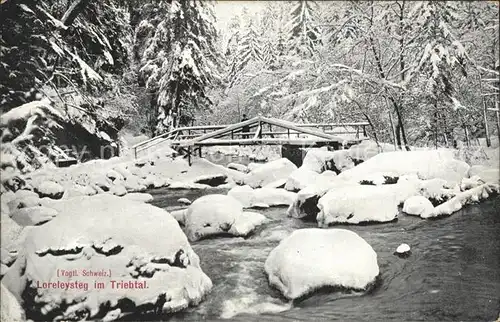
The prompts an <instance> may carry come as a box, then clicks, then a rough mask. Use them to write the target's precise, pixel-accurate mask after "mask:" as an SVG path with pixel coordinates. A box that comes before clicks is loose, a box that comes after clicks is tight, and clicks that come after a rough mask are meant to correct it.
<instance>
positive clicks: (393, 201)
mask: <svg viewBox="0 0 500 322" xmlns="http://www.w3.org/2000/svg"><path fill="white" fill-rule="evenodd" d="M400 181H401V182H399V181H398V183H397V184H386V185H380V186H374V185H355V184H352V183H349V182H346V183H345V185H344V186H342V185H339V186H337V187H335V188H332V189H330V190H329V191H328V192H327V193H326V194H325V195H324V196H323V197H321V198H320V199H319V201H318V208H319V210H320V211H319V213H318V215H317V217H316V220H317V221H318V225H319V227H327V226H329V225H331V224H334V223H349V224H358V223H364V222H389V221H392V220H394V219H396V217H397V215H398V206H399V205H400V204H402V203H403V202H404V201H405V200H406V199H408V198H409V197H411V196H414V195H418V193H419V191H420V186H419V180H418V179H414V180H412V179H410V178H408V180H405V179H403V180H400Z"/></svg>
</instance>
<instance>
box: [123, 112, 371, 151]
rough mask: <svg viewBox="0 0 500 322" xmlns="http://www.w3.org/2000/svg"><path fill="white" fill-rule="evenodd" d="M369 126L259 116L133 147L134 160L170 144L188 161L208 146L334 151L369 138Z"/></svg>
mask: <svg viewBox="0 0 500 322" xmlns="http://www.w3.org/2000/svg"><path fill="white" fill-rule="evenodd" d="M368 125H369V124H368V123H367V122H358V123H310V124H297V123H292V122H288V121H283V120H280V119H276V118H267V117H263V116H257V117H254V118H252V119H249V120H246V121H243V122H239V123H235V124H230V125H202V126H188V127H179V128H176V129H173V130H172V131H170V132H167V133H164V134H161V135H158V136H156V137H154V138H152V139H149V140H146V141H143V142H141V143H139V144H136V145H135V146H133V151H134V156H135V157H136V158H137V157H139V156H141V155H144V154H147V153H150V152H152V151H155V150H156V149H158V148H159V145H164V144H168V145H170V146H171V147H172V148H174V149H176V150H178V151H179V152H181V153H185V154H186V155H187V156H188V158H190V157H191V155H192V154H193V153H197V154H198V155H200V156H201V153H202V147H204V146H224V145H282V146H287V147H290V146H291V147H304V148H307V147H322V146H328V147H330V148H332V149H334V150H338V149H341V148H342V147H348V146H350V145H353V144H356V143H358V142H360V141H361V140H363V139H366V138H367V134H366V127H367V126H368Z"/></svg>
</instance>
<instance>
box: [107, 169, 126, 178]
mask: <svg viewBox="0 0 500 322" xmlns="http://www.w3.org/2000/svg"><path fill="white" fill-rule="evenodd" d="M106 177H108V178H109V179H110V180H111V181H115V180H123V179H124V178H123V175H121V174H120V173H119V172H118V171H116V170H113V169H111V170H109V171H108V172H107V173H106Z"/></svg>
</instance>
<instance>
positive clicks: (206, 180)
mask: <svg viewBox="0 0 500 322" xmlns="http://www.w3.org/2000/svg"><path fill="white" fill-rule="evenodd" d="M226 180H227V175H225V174H222V173H218V174H206V175H201V176H198V177H196V178H194V180H193V182H194V183H197V184H206V185H208V186H211V187H217V186H220V185H221V184H224V183H226Z"/></svg>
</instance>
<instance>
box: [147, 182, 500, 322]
mask: <svg viewBox="0 0 500 322" xmlns="http://www.w3.org/2000/svg"><path fill="white" fill-rule="evenodd" d="M209 193H225V191H222V190H217V189H209V190H199V191H185V190H184V191H179V190H177V191H170V190H168V189H163V190H156V191H154V192H153V194H154V196H155V200H154V202H153V204H155V205H157V206H160V207H163V208H165V209H167V210H172V209H176V208H178V207H179V206H180V205H178V204H177V201H176V200H177V199H178V198H180V197H187V198H189V199H191V200H195V199H196V198H197V197H199V196H201V195H205V194H209ZM499 206H500V198H498V197H497V198H494V199H491V200H488V201H485V202H483V203H481V204H480V205H473V206H468V207H466V208H465V209H463V210H461V211H459V212H458V213H456V214H454V215H452V216H450V217H446V218H442V219H438V220H421V219H420V218H418V217H413V216H406V215H403V214H401V215H400V216H399V219H398V220H397V221H395V222H392V223H387V224H380V225H368V226H342V228H346V229H351V230H353V231H355V232H356V233H358V234H359V235H360V236H361V237H363V238H364V239H365V240H366V241H367V242H368V243H369V244H370V245H372V247H373V248H374V249H375V251H376V252H377V254H378V263H379V266H380V272H381V276H380V277H381V283H380V284H379V286H378V287H377V288H376V289H374V290H373V291H372V292H370V293H369V294H342V293H319V294H315V295H312V296H311V297H310V298H307V299H305V300H303V301H302V302H300V303H294V304H293V305H292V304H291V303H289V302H288V301H286V300H285V299H284V298H282V297H281V296H280V294H279V292H277V291H276V290H275V289H273V288H271V287H270V286H269V284H268V282H267V278H266V275H265V273H264V262H265V260H266V258H267V255H268V254H269V252H270V251H271V250H272V249H273V248H274V247H275V246H276V245H277V244H278V243H279V241H280V240H281V239H283V238H284V237H286V236H287V235H288V234H290V233H291V232H292V231H294V230H295V229H299V228H306V227H315V226H316V225H315V223H314V222H308V223H306V222H303V221H301V220H299V219H292V218H288V217H287V216H286V208H283V207H279V208H270V209H266V210H264V211H261V213H263V214H264V215H266V216H267V217H268V218H269V219H270V221H269V222H268V223H267V224H265V225H264V226H263V227H262V228H261V229H259V230H258V231H257V232H256V233H255V234H254V235H252V236H251V237H249V238H247V239H244V238H218V239H208V240H202V241H199V242H195V243H192V246H193V249H194V250H195V252H196V253H197V254H198V255H199V256H200V260H201V266H202V269H203V271H204V272H205V273H206V274H207V275H208V276H209V277H210V278H211V279H212V281H213V284H214V287H213V290H212V293H211V294H210V295H209V296H208V297H207V299H206V300H205V301H203V302H202V303H201V304H200V305H199V306H197V307H193V308H190V309H189V310H187V311H186V312H184V313H181V314H179V315H176V316H174V317H172V318H171V319H169V320H179V321H180V320H199V319H210V320H216V319H221V318H231V320H238V321H300V320H303V321H311V320H315V319H316V320H325V319H328V320H332V319H334V320H342V321H344V320H349V321H353V320H356V321H360V320H370V321H373V320H384V321H385V320H398V321H402V320H404V321H408V320H433V321H436V320H449V321H457V320H462V321H464V320H465V321H479V320H481V321H484V320H489V321H493V320H495V319H496V318H497V317H498V314H499V310H500V238H499V236H500V215H499V214H498V209H499V208H500V207H499ZM403 242H404V243H407V244H409V245H410V246H411V248H412V255H411V256H410V257H409V258H407V259H402V258H399V257H397V256H394V255H393V253H394V251H395V249H396V248H397V246H398V245H399V244H401V243H403Z"/></svg>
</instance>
